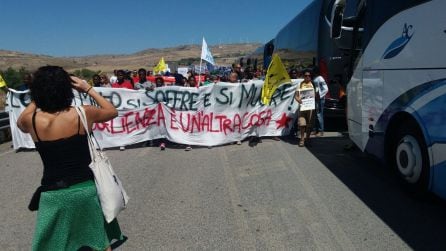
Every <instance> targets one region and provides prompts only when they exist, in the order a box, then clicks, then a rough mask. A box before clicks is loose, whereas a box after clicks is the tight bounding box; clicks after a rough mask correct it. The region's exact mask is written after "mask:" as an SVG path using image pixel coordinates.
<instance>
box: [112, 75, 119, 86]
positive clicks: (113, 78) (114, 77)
mask: <svg viewBox="0 0 446 251" xmlns="http://www.w3.org/2000/svg"><path fill="white" fill-rule="evenodd" d="M116 81H118V77H116V76H111V77H110V84H114V83H116Z"/></svg>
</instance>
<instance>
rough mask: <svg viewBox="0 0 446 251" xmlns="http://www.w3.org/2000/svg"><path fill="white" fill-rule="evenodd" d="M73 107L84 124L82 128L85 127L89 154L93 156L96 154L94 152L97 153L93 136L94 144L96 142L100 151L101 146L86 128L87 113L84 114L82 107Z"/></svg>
mask: <svg viewBox="0 0 446 251" xmlns="http://www.w3.org/2000/svg"><path fill="white" fill-rule="evenodd" d="M75 108H76V112H77V114H78V115H79V118H80V119H81V121H82V125H83V126H84V129H85V133H86V134H87V137H88V143H89V145H90V154H91V156H92V158H93V157H94V156H96V154H94V153H97V152H98V151H97V150H96V146H95V144H94V142H93V139H92V138H94V140H95V141H96V144H97V146H98V148H99V152H102V148H101V146H100V145H99V142H98V141H97V140H96V138H95V137H94V134H93V133H90V131H89V130H88V123H87V115H86V114H85V110H84V107H82V106H76V107H75Z"/></svg>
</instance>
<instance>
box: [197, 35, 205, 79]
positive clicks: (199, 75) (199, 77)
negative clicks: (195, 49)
mask: <svg viewBox="0 0 446 251" xmlns="http://www.w3.org/2000/svg"><path fill="white" fill-rule="evenodd" d="M203 41H204V37H203V40H202V41H201V51H203ZM201 54H202V52H200V74H198V86H200V84H201V63H202V62H203V58H202V57H201Z"/></svg>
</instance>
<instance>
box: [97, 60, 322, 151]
mask: <svg viewBox="0 0 446 251" xmlns="http://www.w3.org/2000/svg"><path fill="white" fill-rule="evenodd" d="M288 73H289V76H290V78H291V79H299V78H303V79H304V80H303V81H302V83H300V84H299V85H298V89H302V88H313V89H314V92H315V110H309V111H308V110H307V111H301V112H299V111H298V113H299V114H298V120H297V125H295V126H294V130H293V133H296V132H297V131H300V141H299V146H305V145H309V144H310V143H309V138H310V135H311V134H314V135H316V136H323V134H324V116H323V110H324V104H325V95H326V94H327V92H328V86H327V84H326V82H325V80H324V78H323V77H322V76H321V75H320V74H319V72H318V68H317V67H313V68H311V69H304V70H297V69H290V70H289V71H288ZM264 76H265V72H264V71H261V70H256V69H255V68H253V67H251V66H250V65H248V66H247V67H242V65H241V64H238V63H234V64H233V65H232V68H231V71H230V72H228V73H227V74H211V73H209V72H206V73H204V74H197V73H195V72H193V71H188V72H187V76H183V75H181V74H179V73H178V72H176V71H175V72H174V73H173V74H170V73H169V72H167V73H164V74H158V75H155V76H153V75H152V72H150V71H147V70H146V69H144V68H140V69H138V70H133V71H129V70H114V72H113V75H112V76H110V77H108V76H107V75H106V74H97V75H94V76H93V78H92V81H91V82H92V85H93V86H95V87H111V88H127V89H133V90H141V89H143V90H148V91H153V90H154V89H155V88H157V87H162V86H166V85H177V86H184V87H199V86H206V85H210V84H216V83H218V82H229V83H243V82H247V81H249V80H255V79H260V80H263V79H264ZM166 79H167V80H168V81H166ZM298 94H299V92H296V96H295V99H296V101H297V102H301V98H300V97H299V95H298ZM305 133H306V136H305ZM273 139H274V140H280V139H279V138H278V137H273ZM158 141H159V142H157V144H159V147H160V149H161V150H165V149H166V143H167V142H166V140H158ZM249 141H250V143H253V142H255V143H259V142H261V139H260V138H259V137H250V138H249ZM147 144H149V145H151V146H153V145H154V144H155V142H152V141H149V142H147V143H146V144H145V145H147ZM235 144H237V145H241V144H242V141H241V140H239V141H236V142H235ZM120 150H125V146H121V147H120ZM185 150H186V151H190V150H192V146H190V145H187V146H186V147H185Z"/></svg>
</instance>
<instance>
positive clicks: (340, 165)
mask: <svg viewBox="0 0 446 251" xmlns="http://www.w3.org/2000/svg"><path fill="white" fill-rule="evenodd" d="M348 142H349V141H348V139H346V138H345V137H343V136H342V135H341V134H339V133H326V135H325V136H324V137H322V138H315V139H313V144H312V145H313V146H312V147H311V148H299V147H298V146H297V140H296V139H284V140H283V141H280V142H279V141H274V140H272V139H264V140H263V142H262V143H260V144H258V145H255V146H249V144H248V143H247V142H243V145H241V146H237V145H226V146H221V147H214V148H212V149H207V148H194V149H193V150H192V151H190V152H186V151H184V148H183V147H182V146H168V148H167V149H166V150H165V151H160V150H159V149H158V148H157V147H134V148H132V149H127V150H125V151H119V150H108V151H107V153H108V155H109V156H110V158H111V160H112V163H113V165H114V168H115V171H116V172H117V173H118V175H119V176H120V178H121V180H122V181H123V183H124V185H125V188H126V190H127V193H128V194H129V196H130V197H131V199H130V204H129V207H128V209H126V210H125V211H123V212H122V213H121V214H120V216H119V222H120V224H121V228H122V230H123V231H124V233H125V234H126V235H127V236H128V238H129V239H128V241H127V242H126V243H125V244H124V245H123V246H121V247H120V250H159V249H162V250H185V249H188V250H409V249H415V250H445V249H446V238H444V233H445V231H444V227H445V226H446V213H445V212H446V210H445V209H446V206H445V203H444V202H443V201H441V200H438V199H436V198H435V197H431V196H429V197H427V198H423V199H421V198H419V197H416V196H412V195H411V194H410V193H409V192H408V191H407V190H406V189H404V186H401V184H400V182H399V181H398V179H396V178H395V177H394V176H392V172H391V171H389V170H387V169H386V168H384V167H382V166H381V165H380V164H379V163H378V162H377V161H375V160H374V159H372V158H370V157H369V156H366V155H364V154H362V153H361V152H360V151H358V150H351V151H345V150H344V149H343V146H344V145H345V144H347V143H348ZM9 146H10V143H6V144H2V145H0V168H1V175H0V189H1V193H0V194H1V195H0V207H1V211H0V217H1V219H2V223H1V229H0V249H1V250H29V249H30V245H31V241H32V233H33V228H34V222H35V213H33V212H30V211H28V209H27V205H28V202H29V199H30V197H31V195H32V193H33V191H34V189H35V188H36V187H37V186H38V183H39V181H40V177H41V172H42V164H41V161H40V158H39V156H38V154H37V153H36V152H18V153H16V152H15V151H12V150H11V148H10V147H9Z"/></svg>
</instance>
